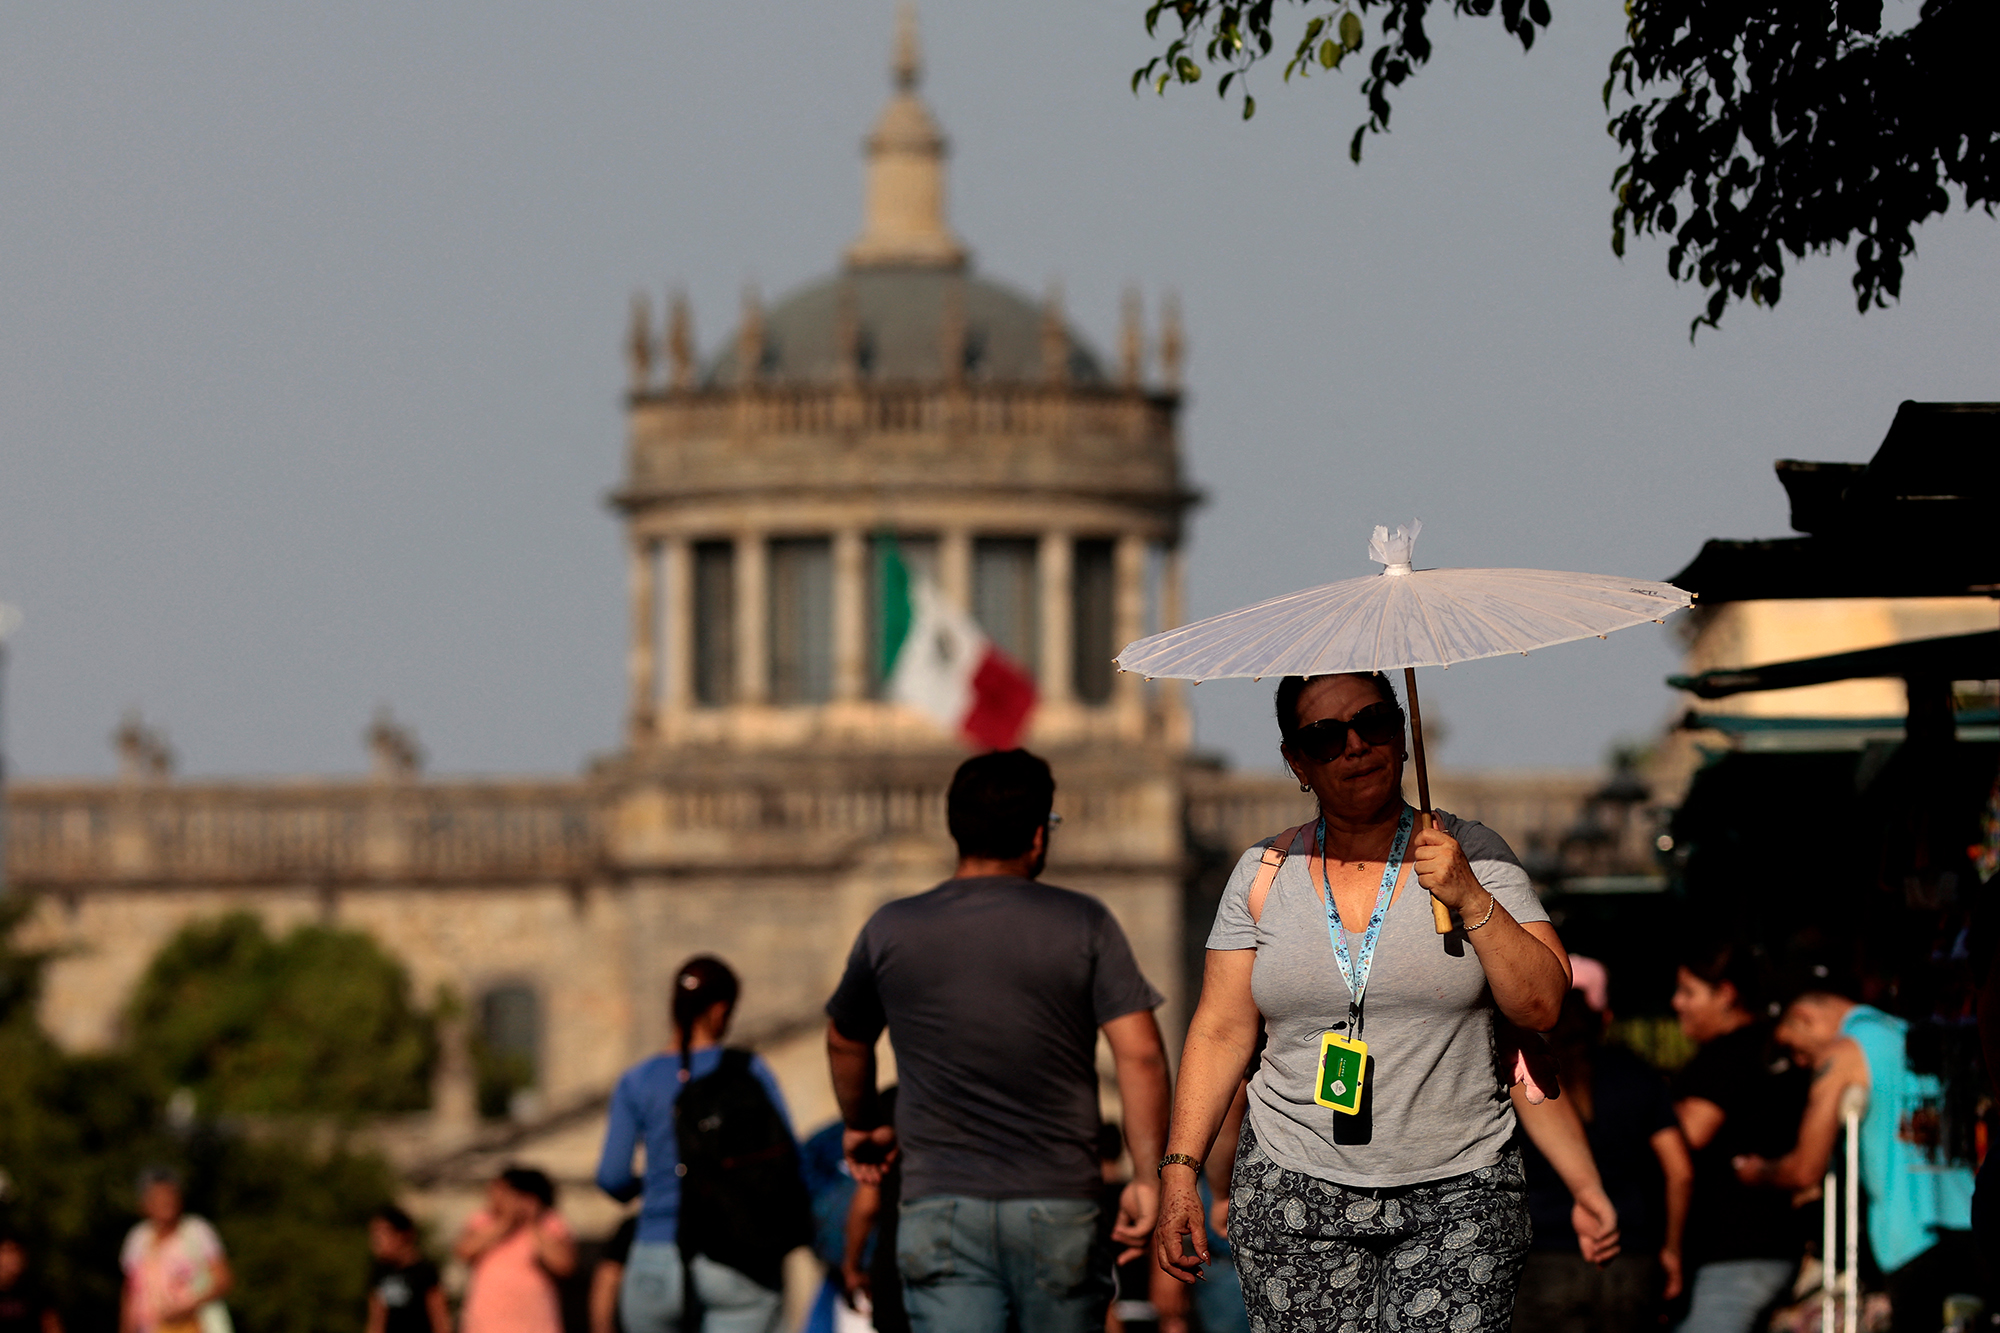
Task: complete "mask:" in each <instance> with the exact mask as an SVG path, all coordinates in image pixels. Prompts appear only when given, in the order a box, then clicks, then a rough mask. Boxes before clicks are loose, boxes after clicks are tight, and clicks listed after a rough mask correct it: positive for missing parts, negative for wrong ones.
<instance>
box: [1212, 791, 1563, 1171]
mask: <svg viewBox="0 0 2000 1333" xmlns="http://www.w3.org/2000/svg"><path fill="white" fill-rule="evenodd" d="M1438 817H1439V820H1440V821H1441V823H1442V825H1443V828H1444V831H1445V832H1446V833H1449V834H1451V836H1453V837H1454V838H1457V839H1458V841H1459V843H1460V845H1461V846H1462V847H1463V848H1464V849H1465V859H1466V860H1467V861H1468V862H1469V863H1470V864H1471V866H1472V873H1473V874H1474V875H1475V876H1477V877H1478V879H1479V882H1480V884H1482V885H1483V886H1485V888H1486V889H1487V891H1488V892H1490V893H1492V895H1493V896H1494V897H1495V898H1497V899H1499V901H1500V905H1501V906H1502V907H1504V908H1506V909H1507V910H1508V911H1509V912H1511V913H1512V914H1513V916H1514V919H1515V920H1516V921H1524V922H1525V921H1546V920H1548V919H1549V914H1548V913H1547V912H1545V911H1543V910H1542V905H1541V902H1540V901H1539V900H1538V899H1537V898H1536V897H1535V893H1534V890H1533V888H1532V887H1530V885H1529V883H1528V875H1527V872H1526V871H1524V870H1522V869H1521V863H1520V861H1518V860H1517V859H1516V858H1515V856H1514V853H1513V852H1512V851H1511V850H1509V848H1508V846H1507V844H1506V842H1505V841H1504V840H1503V839H1502V838H1501V837H1500V835H1499V834H1497V833H1495V832H1494V831H1493V830H1492V829H1489V828H1487V827H1486V826H1485V825H1484V824H1480V823H1476V822H1474V821H1472V820H1466V819H1460V818H1458V817H1457V816H1455V815H1450V814H1446V813H1444V812H1443V811H1439V812H1438ZM1312 837H1313V830H1312V828H1311V826H1307V828H1306V831H1305V832H1304V833H1303V834H1302V835H1300V837H1299V838H1298V839H1297V841H1296V842H1295V843H1294V845H1293V846H1292V847H1291V848H1290V849H1289V850H1290V854H1289V855H1288V856H1287V857H1286V858H1285V863H1284V865H1283V866H1281V867H1279V869H1278V877H1277V879H1276V880H1275V881H1274V882H1273V883H1272V885H1271V891H1270V893H1269V895H1268V896H1267V897H1266V898H1265V899H1264V911H1263V915H1262V916H1261V917H1260V918H1259V919H1258V920H1256V921H1252V920H1251V919H1250V906H1249V899H1250V884H1251V881H1253V880H1254V879H1255V878H1256V877H1257V868H1258V864H1259V861H1260V859H1261V857H1262V854H1263V849H1264V848H1265V847H1267V846H1269V845H1270V843H1271V841H1272V840H1271V839H1268V838H1267V839H1265V841H1263V842H1261V843H1258V844H1257V845H1256V846H1255V847H1252V848H1251V849H1250V850H1249V851H1247V852H1245V853H1243V857H1242V859H1241V860H1240V861H1238V862H1237V863H1236V870H1235V873H1234V874H1232V875H1231V876H1230V877H1229V885H1228V887H1227V888H1225V889H1224V890H1223V892H1222V903H1221V905H1220V906H1219V907H1218V908H1217V909H1216V913H1215V926H1214V929H1213V930H1211V931H1210V932H1209V936H1208V947H1209V948H1211V949H1253V948H1254V949H1255V950H1256V951H1257V961H1256V964H1255V967H1254V970H1253V971H1252V973H1251V982H1250V989H1251V994H1252V996H1253V997H1254V998H1255V999H1256V1002H1257V1009H1258V1011H1259V1012H1260V1013H1262V1014H1263V1016H1264V1029H1265V1034H1266V1044H1265V1047H1264V1055H1263V1060H1262V1062H1261V1064H1260V1066H1259V1068H1258V1070H1257V1073H1256V1074H1255V1076H1253V1077H1252V1078H1251V1080H1250V1109H1249V1118H1250V1125H1251V1127H1252V1128H1253V1129H1254V1130H1255V1131H1256V1134H1257V1141H1258V1143H1259V1144H1261V1145H1262V1146H1263V1149H1264V1151H1265V1152H1266V1153H1268V1154H1270V1156H1271V1159H1272V1160H1273V1161H1275V1162H1277V1163H1278V1164H1279V1165H1280V1166H1283V1167H1286V1168H1288V1169H1290V1170H1293V1171H1299V1172H1303V1173H1304V1174H1306V1175H1310V1176H1317V1177H1319V1178H1320V1179H1322V1180H1331V1181H1336V1182H1338V1183H1340V1184H1343V1185H1354V1186H1361V1187H1364V1188H1386V1187H1388V1186H1392V1185H1413V1184H1417V1183H1419V1182H1422V1181H1426V1180H1441V1179H1444V1178H1445V1177H1447V1176H1455V1175H1462V1174H1463V1173H1465V1172H1467V1171H1475V1170H1477V1169H1479V1168H1480V1167H1482V1166H1491V1165H1492V1164H1493V1163H1494V1162H1496V1161H1498V1160H1499V1158H1500V1153H1501V1150H1502V1149H1503V1148H1505V1147H1506V1145H1507V1141H1508V1139H1510V1138H1511V1137H1512V1136H1513V1133H1514V1107H1513V1104H1512V1102H1511V1101H1510V1100H1509V1098H1508V1095H1507V1078H1508V1075H1509V1074H1511V1069H1508V1070H1503V1069H1501V1068H1500V1067H1499V1060H1500V1052H1499V1051H1498V1050H1497V1048H1496V1045H1495V1042H1494V1026H1493V1025H1494V1021H1495V1018H1496V1012H1495V1010H1494V1006H1493V996H1492V993H1491V992H1490V991H1489V990H1488V989H1487V986H1486V973H1485V971H1484V969H1482V968H1481V967H1480V965H1479V956H1478V954H1477V953H1476V952H1475V951H1474V950H1473V948H1472V945H1471V942H1470V941H1469V940H1466V939H1465V937H1464V935H1463V933H1462V932H1460V931H1457V930H1454V931H1453V932H1452V934H1451V935H1448V936H1444V935H1439V934H1437V931H1436V927H1435V926H1433V925H1432V922H1431V899H1430V895H1429V894H1427V893H1425V892H1424V890H1423V886H1422V885H1420V884H1418V883H1417V881H1416V876H1415V875H1414V874H1413V873H1411V872H1410V870H1409V869H1408V862H1407V861H1405V863H1404V866H1405V868H1404V872H1403V888H1402V891H1401V892H1400V893H1399V894H1398V895H1397V897H1396V900H1395V903H1394V905H1393V906H1391V907H1390V909H1389V911H1388V914H1387V915H1386V916H1385V917H1384V918H1383V920H1382V933H1381V936H1380V937H1379V938H1378V939H1377V941H1376V944H1375V959H1374V963H1373V965H1372V967H1371V968H1370V970H1369V974H1368V980H1367V989H1366V991H1365V992H1364V995H1365V1001H1366V1003H1365V1006H1364V1009H1363V1012H1362V1024H1361V1037H1362V1040H1364V1041H1366V1042H1367V1043H1368V1054H1369V1065H1370V1067H1369V1071H1368V1080H1369V1091H1368V1093H1367V1096H1368V1099H1369V1102H1370V1103H1371V1105H1370V1107H1369V1114H1368V1116H1367V1122H1368V1123H1367V1129H1368V1140H1369V1141H1368V1142H1366V1143H1356V1142H1341V1141H1339V1140H1341V1139H1352V1138H1354V1137H1357V1136H1358V1131H1359V1129H1360V1125H1359V1123H1358V1118H1357V1117H1350V1116H1345V1115H1341V1114H1339V1113H1338V1112H1335V1111H1333V1110H1330V1109H1329V1108H1327V1107H1324V1106H1321V1105H1319V1104H1318V1103H1317V1102H1315V1101H1314V1100H1313V1081H1314V1077H1315V1075H1316V1074H1317V1072H1318V1069H1319V1052H1320V1038H1321V1036H1322V1035H1323V1034H1324V1033H1326V1032H1327V1031H1328V1030H1329V1029H1330V1028H1332V1027H1333V1025H1334V1024H1335V1023H1344V1022H1345V1021H1346V1019H1347V1002H1348V997H1349V992H1348V988H1347V983H1346V981H1345V980H1344V979H1343V978H1342V977H1341V974H1340V967H1339V965H1338V964H1337V963H1336V962H1335V961H1334V955H1333V942H1332V940H1331V939H1330V938H1329V937H1328V935H1327V926H1326V909H1325V907H1324V906H1322V905H1321V904H1322V900H1321V898H1320V895H1319V893H1317V892H1315V891H1314V886H1313V883H1312V880H1311V878H1310V877H1309V875H1308V872H1307V864H1308V862H1309V860H1310V856H1309V853H1310V852H1311V850H1312V848H1311V842H1312ZM1344 924H1346V925H1358V926H1361V927H1363V928H1364V929H1365V928H1366V925H1367V923H1366V921H1365V920H1364V921H1360V922H1346V923H1344ZM1451 947H1455V948H1456V949H1457V950H1458V952H1459V956H1458V957H1453V956H1452V953H1451V952H1450V951H1449V948H1451ZM1350 956H1353V957H1355V958H1356V959H1357V961H1358V954H1351V955H1350ZM1336 1121H1347V1122H1349V1123H1347V1124H1345V1125H1341V1126H1339V1127H1338V1128H1336V1125H1335V1122H1336Z"/></svg>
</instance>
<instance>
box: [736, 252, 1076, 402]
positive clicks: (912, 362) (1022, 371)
mask: <svg viewBox="0 0 2000 1333" xmlns="http://www.w3.org/2000/svg"><path fill="white" fill-rule="evenodd" d="M1048 319H1049V316H1048V313H1047V312H1046V311H1045V310H1044V308H1043V307H1041V306H1038V305H1037V304H1035V303H1034V302H1032V301H1030V300H1029V299H1028V298H1027V297H1025V296H1023V295H1021V294H1020V293H1019V292H1017V291H1013V290H1011V289H1009V288H1007V287H1004V286H1001V285H1000V284H999V283H995V282H988V281H986V280H985V279H983V278H976V277H973V276H971V275H970V274H967V273H964V272H961V271H956V270H951V269H943V268H919V267H898V268H887V267H883V268H858V267H857V268H850V269H848V270H847V271H845V272H843V273H840V274H837V275H835V276H833V277H829V278H825V279H822V280H820V281H818V282H815V283H812V284H811V285H809V286H806V287H802V288H800V289H799V290H797V291H795V292H793V293H791V294H790V295H789V296H786V297H785V298H784V299H782V300H780V301H779V302H778V303H777V304H776V305H774V306H772V307H771V308H770V310H768V311H766V312H764V313H763V314H762V315H761V316H760V317H759V322H760V323H761V325H762V345H763V360H762V362H761V364H760V365H759V366H758V367H757V375H756V378H758V379H761V380H766V381H769V382H773V383H780V384H782V383H788V382H789V383H817V384H828V383H837V382H839V381H841V380H842V379H843V378H845V376H846V374H847V364H848V360H849V358H850V357H851V359H852V361H853V363H854V369H855V372H856V373H857V375H858V377H859V378H861V379H865V380H875V381H882V382H889V381H903V382H909V381H917V382H923V383H936V382H937V381H939V380H943V379H946V378H948V377H949V376H948V371H949V369H950V368H949V367H948V366H947V364H946V362H947V360H948V359H949V357H950V356H951V353H950V352H948V351H947V347H949V346H952V345H953V344H956V354H957V359H958V361H959V374H960V375H961V376H962V377H963V378H964V379H965V380H967V381H969V382H985V383H1021V382H1038V381H1042V380H1045V379H1048V378H1051V377H1050V376H1049V374H1048V370H1049V366H1048V359H1047V358H1048V357H1049V355H1050V349H1049V348H1048V344H1047V331H1048ZM961 320H962V324H963V333H962V334H960V333H959V332H958V330H957V328H956V327H955V325H956V324H957V323H958V322H959V321H961ZM1056 327H1057V328H1058V329H1059V330H1060V331H1061V335H1062V339H1063V342H1062V345H1061V348H1060V350H1058V351H1057V352H1056V355H1058V356H1060V357H1062V359H1063V362H1064V370H1065V372H1066V373H1065V374H1064V375H1063V378H1064V379H1066V380H1068V381H1069V382H1070V383H1072V384H1101V383H1103V382H1104V380H1105V375H1104V369H1103V364H1102V363H1101V362H1100V361H1099V360H1098V358H1097V356H1096V354H1095V353H1094V352H1092V351H1091V349H1090V348H1089V347H1088V346H1087V345H1085V344H1084V342H1083V341H1082V340H1081V339H1080V338H1078V337H1077V335H1076V333H1075V331H1074V330H1072V329H1070V328H1068V327H1066V326H1064V325H1061V324H1060V323H1058V324H1057V325H1056ZM752 341H755V339H754V336H753V339H752ZM743 345H744V338H743V330H741V329H739V330H738V331H737V333H736V334H735V335H733V336H732V337H731V338H730V339H729V342H728V343H727V344H726V345H725V350H724V351H723V352H722V353H721V354H720V355H718V356H716V357H715V358H714V359H713V360H711V361H710V363H709V365H708V366H707V368H706V371H705V374H704V378H705V379H706V380H707V382H708V383H710V384H714V385H728V384H734V383H736V382H737V380H738V378H739V376H740V373H741V368H740V366H739V365H738V361H737V358H738V354H739V349H740V348H741V347H742V346H743ZM850 349H851V350H850Z"/></svg>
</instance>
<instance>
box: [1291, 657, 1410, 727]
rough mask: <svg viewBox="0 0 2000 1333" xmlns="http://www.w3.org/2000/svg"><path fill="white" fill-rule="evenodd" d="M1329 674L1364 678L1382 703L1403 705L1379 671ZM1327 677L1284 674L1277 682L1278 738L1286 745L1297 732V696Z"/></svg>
mask: <svg viewBox="0 0 2000 1333" xmlns="http://www.w3.org/2000/svg"><path fill="white" fill-rule="evenodd" d="M1329 675H1330V676H1353V677H1355V678H1357V679H1359V680H1365V681H1367V682H1368V683H1369V684H1370V685H1373V686H1374V687H1375V688H1376V689H1377V690H1379V691H1380V692H1381V694H1382V700H1383V702H1384V703H1390V704H1394V705H1395V706H1396V707H1398V708H1401V707H1402V706H1403V703H1402V700H1400V699H1398V698H1397V697H1396V687H1395V686H1394V685H1391V684H1390V683H1389V678H1388V677H1387V676H1385V675H1383V674H1382V673H1381V672H1379V671H1335V672H1331V673H1329ZM1328 678H1329V676H1286V677H1285V678H1284V679H1283V680H1281V681H1279V682H1278V697H1277V700H1276V704H1277V712H1278V739H1279V740H1281V741H1283V742H1284V743H1285V744H1286V745H1290V744H1291V743H1292V740H1293V739H1294V738H1295V737H1296V736H1297V735H1298V734H1299V696H1300V695H1302V694H1304V693H1305V692H1306V686H1308V685H1310V684H1312V683H1313V682H1314V681H1316V680H1326V679H1328Z"/></svg>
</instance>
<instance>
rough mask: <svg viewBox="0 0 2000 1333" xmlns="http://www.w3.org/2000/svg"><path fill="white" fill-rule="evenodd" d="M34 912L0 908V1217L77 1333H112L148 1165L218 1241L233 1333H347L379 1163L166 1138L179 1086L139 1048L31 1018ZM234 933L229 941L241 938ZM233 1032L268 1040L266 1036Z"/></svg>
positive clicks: (277, 1132)
mask: <svg viewBox="0 0 2000 1333" xmlns="http://www.w3.org/2000/svg"><path fill="white" fill-rule="evenodd" d="M30 907H31V904H30V903H29V902H28V901H27V900H24V899H20V898H0V1070H4V1071H5V1076H4V1077H0V1179H4V1188H0V1218H4V1220H5V1222H6V1223H7V1224H8V1225H9V1226H11V1227H13V1228H15V1229H16V1230H18V1231H19V1232H20V1233H21V1234H22V1235H23V1237H24V1238H25V1239H26V1241H27V1244H28V1248H29V1252H30V1254H31V1255H32V1256H33V1259H34V1262H35V1264H36V1267H37V1269H38V1270H39V1272H40V1273H41V1274H42V1276H43V1278H44V1279H45V1280H46V1281H47V1282H48V1284H49V1287H50V1289H51V1291H52V1292H53V1293H54V1295H55V1296H56V1298H57V1300H58V1302H59V1304H60V1306H61V1308H62V1312H63V1315H64V1319H65V1322H66V1324H67V1326H68V1327H69V1328H70V1330H71V1331H72V1333H114V1330H115V1329H116V1328H117V1326H118V1296H119V1289H120V1286H121V1279H120V1275H119V1270H118V1251H119V1246H120V1244H121V1243H122V1242H123V1240H124V1238H125V1234H126V1232H127V1231H128V1230H130V1228H131V1227H132V1225H133V1223H134V1222H135V1221H136V1220H137V1209H136V1203H137V1200H136V1198H135V1197H134V1187H135V1184H136V1181H137V1177H138V1173H139V1171H140V1169H141V1168H142V1167H144V1166H147V1165H150V1164H156V1163H164V1164H168V1165H172V1166H176V1167H178V1168H180V1169H181V1170H182V1171H183V1173H184V1174H185V1176H186V1180H187V1199H188V1206H189V1208H190V1210H191V1211H193V1212H196V1213H200V1214H201V1215H203V1216H205V1217H207V1218H209V1219H210V1220H212V1221H213V1222H214V1223H215V1224H216V1227H217V1229H218V1230H219V1231H220V1232H221V1234H222V1239H223V1244H224V1245H225V1247H226V1248H227V1249H228V1251H229V1255H230V1262H231V1264H232V1266H233V1267H234V1268H235V1270H236V1276H237V1288H236V1291H235V1292H233V1293H232V1294H231V1296H230V1298H229V1305H230V1309H231V1312H232V1314H233V1315H234V1317H235V1320H236V1325H237V1327H238V1328H239V1329H240V1330H242V1333H352V1330H353V1329H354V1328H356V1327H358V1325H359V1323H360V1321H361V1318H362V1313H363V1310H364V1308H365V1304H366V1299H367V1289H368V1253H367V1245H366V1239H365V1235H366V1232H365V1225H366V1222H367V1217H368V1213H369V1211H370V1210H371V1209H373V1208H374V1207H375V1206H376V1205H377V1204H379V1203H381V1202H382V1201H383V1200H385V1199H387V1198H389V1197H391V1195H392V1193H393V1190H394V1186H395V1179H394V1176H393V1174H392V1173H391V1171H390V1170H389V1167H388V1165H387V1164H386V1163H385V1162H384V1161H382V1159H381V1158H380V1157H378V1156H376V1155H374V1154H372V1153H363V1152H355V1151H351V1150H350V1149H348V1148H346V1147H344V1146H341V1145H340V1144H338V1143H335V1144H334V1145H333V1146H331V1147H330V1148H329V1147H325V1146H319V1147H315V1146H313V1145H312V1144H311V1143H309V1142H308V1140H307V1136H306V1135H305V1134H304V1133H303V1132H301V1131H297V1130H294V1131H286V1130H281V1129H272V1128H269V1127H266V1128H265V1129H264V1130H262V1131H261V1132H258V1133H256V1134H248V1133H245V1132H243V1130H242V1129H241V1128H240V1127H238V1128H234V1129H232V1128H229V1127H228V1123H229V1122H216V1121H212V1120H211V1121H200V1120H198V1121H196V1122H195V1123H194V1124H191V1125H184V1126H182V1127H180V1128H178V1129H176V1128H174V1127H173V1126H171V1125H170V1124H169V1123H168V1117H167V1116H166V1114H165V1108H166V1104H167V1100H168V1095H169V1092H170V1090H171V1089H172V1087H173V1086H175V1085H174V1083H173V1082H172V1081H171V1080H170V1079H169V1078H167V1077H166V1076H165V1071H164V1070H163V1066H162V1064H161V1062H159V1061H158V1060H156V1059H153V1058H150V1053H148V1054H147V1055H144V1056H142V1055H141V1054H138V1053H135V1052H134V1051H133V1050H132V1049H130V1048H124V1049H120V1050H116V1051H111V1052H107V1053H102V1054H94V1055H87V1056H76V1055H70V1054H68V1053H66V1052H64V1051H62V1050H61V1049H60V1048H59V1047H57V1046H56V1045H55V1043H54V1042H52V1041H51V1040H50V1039H49V1038H48V1036H47V1035H46V1034H45V1033H44V1032H43V1031H42V1030H41V1028H40V1027H39V1026H38V1025H37V1023H36V1021H35V1000H36V997H37V995H38V993H39V990H40V984H41V975H42V971H43V969H44V967H45V965H46V963H47V961H48V960H47V957H46V955H44V954H40V953H37V952H34V951H31V950H26V949H22V948H19V947H18V946H17V945H16V944H15V943H14V933H15V931H16V929H17V928H18V927H19V925H20V923H21V922H22V921H23V919H24V918H25V916H26V914H27V912H28V910H29V909H30ZM231 929H232V931H234V932H236V936H235V938H236V939H237V942H238V944H239V945H240V944H241V941H242V937H243V936H244V935H245V934H246V933H245V932H242V931H241V928H240V926H233V927H232V928H231ZM328 933H331V932H328ZM267 943H268V941H267ZM371 947H372V946H371ZM247 952H248V953H249V954H250V955H251V956H253V957H254V956H255V954H256V951H255V950H254V949H251V950H248V951H247ZM183 956H184V955H183ZM227 956H229V957H237V956H239V955H237V954H234V953H231V954H228V955H227ZM349 956H350V955H349V954H345V953H341V952H339V951H335V954H334V957H335V958H342V957H349ZM225 1007H226V1006H225ZM237 1031H238V1032H247V1033H248V1034H249V1035H250V1037H251V1039H254V1040H258V1041H263V1040H270V1039H272V1037H273V1035H274V1032H276V1029H273V1028H270V1027H267V1026H260V1025H258V1024H255V1023H251V1024H248V1025H244V1026H241V1027H239V1028H238V1029H237ZM370 1031H372V1029H366V1028H364V1029H360V1030H359V1033H358V1035H359V1038H360V1039H363V1040H365V1039H366V1037H367V1035H368V1033H369V1032H370ZM223 1063H225V1064H231V1062H230V1061H227V1060H225V1061H224V1062H223ZM231 1067H234V1066H233V1064H232V1065H231ZM286 1109H289V1108H286Z"/></svg>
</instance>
